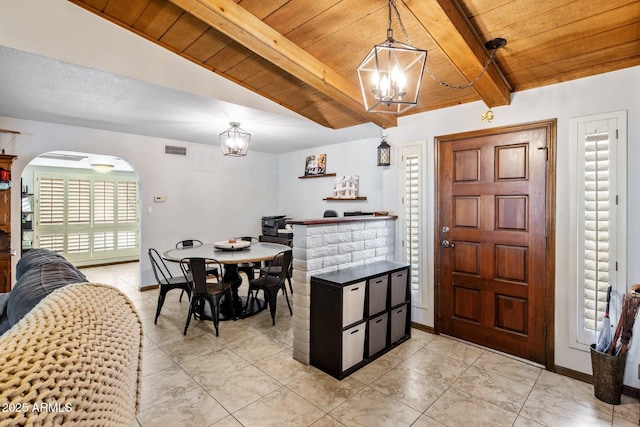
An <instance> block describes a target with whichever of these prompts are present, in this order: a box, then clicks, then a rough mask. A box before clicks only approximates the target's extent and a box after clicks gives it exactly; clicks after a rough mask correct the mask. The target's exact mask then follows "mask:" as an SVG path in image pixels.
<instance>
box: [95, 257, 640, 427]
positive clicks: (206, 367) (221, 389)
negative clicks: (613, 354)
mask: <svg viewBox="0 0 640 427" xmlns="http://www.w3.org/2000/svg"><path fill="white" fill-rule="evenodd" d="M83 271H84V273H85V274H86V275H87V277H88V278H89V279H90V280H91V281H94V282H99V283H107V284H111V285H114V286H116V287H118V288H120V289H121V290H123V291H124V292H125V293H126V294H127V295H128V296H129V297H130V298H131V300H132V301H133V302H134V303H135V305H136V306H137V308H138V310H139V312H140V315H141V317H142V319H143V322H144V328H145V342H144V356H143V380H142V403H141V408H140V409H141V411H140V413H139V415H138V418H137V423H138V424H137V425H138V426H141V427H150V426H163V427H164V426H189V427H198V426H216V427H223V426H225V427H226V426H278V427H282V426H295V427H299V426H314V427H330V426H364V427H372V426H394V427H395V426H415V427H435V426H450V427H454V426H465V427H467V426H514V427H530V426H554V427H555V426H571V427H573V426H634V425H638V418H639V416H640V410H639V406H638V401H637V400H636V399H633V398H630V397H628V396H623V397H622V404H621V405H617V406H614V405H609V404H606V403H603V402H601V401H599V400H598V399H596V398H595V397H594V396H593V387H592V386H591V385H589V384H586V383H583V382H580V381H576V380H573V379H571V378H568V377H564V376H561V375H557V374H553V373H550V372H548V371H545V370H543V369H540V368H539V367H536V366H532V365H530V364H527V363H523V362H521V361H518V360H514V359H511V358H507V357H504V356H502V355H499V354H496V353H493V352H490V351H487V350H484V349H480V348H477V347H475V346H471V345H468V344H465V343H461V342H459V341H456V340H453V339H450V338H447V337H443V336H436V335H432V334H429V333H425V332H423V331H419V330H415V329H414V330H412V338H411V339H410V340H409V341H407V342H405V343H404V344H402V345H400V346H399V347H397V348H396V349H394V350H393V351H391V352H389V353H387V354H385V355H384V356H382V357H380V358H379V359H377V360H376V361H374V362H372V363H371V364H370V365H368V366H366V367H364V368H362V369H361V370H359V371H357V372H356V373H354V374H352V375H351V376H349V377H348V378H346V379H344V380H342V381H338V380H336V379H334V378H332V377H330V376H328V375H326V374H324V373H323V372H321V371H319V370H317V369H315V368H313V367H310V366H306V365H303V364H301V363H299V362H297V361H295V360H293V359H292V357H291V354H292V340H293V333H292V329H291V324H292V319H291V317H290V316H289V313H288V311H287V308H286V303H285V302H284V300H282V301H279V302H278V313H277V317H276V325H275V326H272V325H271V318H270V316H269V314H268V312H267V311H263V312H262V313H260V314H258V315H256V316H254V317H252V318H248V319H244V320H239V321H236V322H233V321H231V322H222V323H221V324H220V336H219V337H216V336H215V333H214V331H213V326H212V324H211V322H200V321H192V322H191V326H190V327H189V331H188V334H187V336H186V337H185V336H183V335H182V330H183V328H184V322H185V320H186V313H187V302H186V300H185V299H183V300H182V302H179V301H178V296H179V292H178V291H175V292H173V295H172V294H171V293H170V294H169V296H168V297H167V301H166V303H165V306H164V308H163V310H162V314H161V315H160V318H159V320H158V323H157V325H154V324H153V317H154V314H155V309H156V302H157V291H155V290H154V291H146V292H139V291H138V290H137V286H138V282H139V278H138V264H137V263H130V264H120V265H115V266H110V267H94V268H88V269H84V270H83ZM245 286H246V285H243V287H242V288H241V290H240V291H241V294H242V293H244V292H246V287H245ZM294 298H295V295H294Z"/></svg>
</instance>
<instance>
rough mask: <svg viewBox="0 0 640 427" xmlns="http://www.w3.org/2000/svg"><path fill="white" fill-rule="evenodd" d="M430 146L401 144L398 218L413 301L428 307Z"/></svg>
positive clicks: (412, 302) (414, 303)
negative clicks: (427, 220)
mask: <svg viewBox="0 0 640 427" xmlns="http://www.w3.org/2000/svg"><path fill="white" fill-rule="evenodd" d="M425 151H426V147H425V144H424V143H423V142H416V143H411V144H405V145H403V146H401V147H400V148H399V152H400V153H399V154H400V156H399V157H400V162H399V164H398V171H399V177H398V180H399V184H400V185H399V186H400V189H399V193H400V196H401V200H400V210H399V217H400V218H399V219H400V221H398V227H399V228H398V236H399V238H400V244H401V248H400V251H399V252H400V259H401V260H402V261H403V262H406V263H407V264H409V265H410V266H411V276H410V278H409V285H410V289H411V304H412V305H413V306H414V307H419V308H422V309H428V305H429V304H428V301H427V295H428V289H427V287H428V280H429V279H428V276H429V265H428V263H427V256H428V255H427V254H428V250H427V248H425V245H424V242H425V238H426V236H425V233H426V231H425V221H426V212H425V209H424V206H425V204H424V200H425V199H426V198H427V194H426V192H425V183H424V180H425V170H426V169H425V164H426V162H425V158H426V152H425Z"/></svg>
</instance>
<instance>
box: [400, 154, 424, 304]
mask: <svg viewBox="0 0 640 427" xmlns="http://www.w3.org/2000/svg"><path fill="white" fill-rule="evenodd" d="M419 160H420V159H419V157H418V156H417V155H415V154H411V155H406V156H405V159H404V176H405V179H404V188H405V191H404V218H405V221H404V224H405V226H404V234H405V236H404V248H403V249H404V252H405V260H406V262H407V263H409V264H411V291H412V292H417V291H419V290H420V215H421V212H420V170H419V166H420V165H419Z"/></svg>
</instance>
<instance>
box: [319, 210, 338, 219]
mask: <svg viewBox="0 0 640 427" xmlns="http://www.w3.org/2000/svg"><path fill="white" fill-rule="evenodd" d="M322 216H323V217H325V218H333V217H337V216H338V212H337V211H335V210H333V209H327V210H326V211H324V214H323V215H322Z"/></svg>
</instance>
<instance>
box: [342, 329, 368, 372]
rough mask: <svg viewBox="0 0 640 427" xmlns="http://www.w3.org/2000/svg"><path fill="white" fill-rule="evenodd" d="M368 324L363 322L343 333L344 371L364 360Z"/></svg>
mask: <svg viewBox="0 0 640 427" xmlns="http://www.w3.org/2000/svg"><path fill="white" fill-rule="evenodd" d="M366 325H367V324H366V323H365V322H363V323H361V324H359V325H356V326H354V327H352V328H349V329H347V330H345V331H344V332H342V370H343V371H346V370H347V369H349V368H350V367H352V366H354V365H357V364H358V363H360V362H362V360H363V359H364V332H365V329H366Z"/></svg>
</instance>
